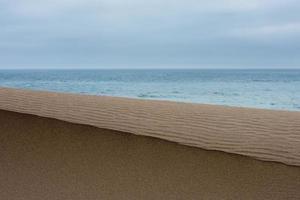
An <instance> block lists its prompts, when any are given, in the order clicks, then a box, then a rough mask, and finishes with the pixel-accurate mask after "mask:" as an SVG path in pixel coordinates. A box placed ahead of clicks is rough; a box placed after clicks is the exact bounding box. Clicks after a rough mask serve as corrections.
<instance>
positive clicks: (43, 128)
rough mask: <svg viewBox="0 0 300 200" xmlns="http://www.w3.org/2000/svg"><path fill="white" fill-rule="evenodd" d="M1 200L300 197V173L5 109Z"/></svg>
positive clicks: (0, 119)
mask: <svg viewBox="0 0 300 200" xmlns="http://www.w3.org/2000/svg"><path fill="white" fill-rule="evenodd" d="M0 163H1V164H0V199H13V200H27V199H28V200H53V199H64V200H65V199H67V200H69V199H70V200H77V199H78V200H82V199H84V200H95V199H107V200H109V199H130V200H134V199H137V200H139V199H143V200H147V199H149V200H150V199H185V200H189V199H191V200H192V199H216V200H218V199H223V200H226V199H228V200H232V199H243V200H248V199H249V200H256V199H258V200H261V199H264V200H268V199H270V200H277V199H278V200H282V199H291V200H293V199H295V200H298V199H299V197H300V190H299V188H300V168H299V167H295V166H288V165H284V164H281V163H276V162H263V161H258V160H255V159H252V158H249V157H246V156H240V155H236V154H228V153H223V152H219V151H206V150H203V149H200V148H194V147H188V146H184V145H178V144H176V143H173V142H168V141H164V140H159V139H155V138H150V137H142V136H136V135H134V134H128V133H124V132H117V131H112V130H104V129H99V128H95V127H90V126H84V125H78V124H71V123H67V122H63V121H59V120H55V119H47V118H42V117H37V116H31V115H27V114H20V113H13V112H8V111H1V110H0Z"/></svg>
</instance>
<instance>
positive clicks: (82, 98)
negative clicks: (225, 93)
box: [0, 88, 300, 166]
mask: <svg viewBox="0 0 300 200" xmlns="http://www.w3.org/2000/svg"><path fill="white" fill-rule="evenodd" d="M0 109H3V110H8V111H14V112H20V113H28V114H33V115H38V116H42V117H49V118H55V119H59V120H63V121H68V122H72V123H79V124H86V125H92V126H95V127H98V128H105V129H111V130H116V131H122V132H129V133H133V134H136V135H144V136H151V137H156V138H160V139H165V140H169V141H173V142H177V143H180V144H184V145H189V146H194V147H200V148H203V149H208V150H218V151H224V152H228V153H235V154H240V155H246V156H251V157H254V158H257V159H260V160H266V161H276V162H281V163H285V164H288V165H296V166H300V112H290V111H274V110H263V109H248V108H233V107H225V106H213V105H202V104H192V103H179V102H169V101H151V100H138V99H129V98H119V97H105V96H91V95H78V94H65V93H55V92H45V91H30V90H21V89H10V88H0Z"/></svg>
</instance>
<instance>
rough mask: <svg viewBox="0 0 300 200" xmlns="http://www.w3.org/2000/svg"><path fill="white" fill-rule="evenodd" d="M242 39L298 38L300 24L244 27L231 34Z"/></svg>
mask: <svg viewBox="0 0 300 200" xmlns="http://www.w3.org/2000/svg"><path fill="white" fill-rule="evenodd" d="M229 34H230V35H232V36H235V37H240V38H253V39H264V40H265V39H274V38H282V39H286V38H289V37H293V36H294V37H295V36H296V37H298V36H299V34H300V22H289V23H286V24H275V25H265V26H258V27H242V28H238V29H234V30H232V31H230V33H229Z"/></svg>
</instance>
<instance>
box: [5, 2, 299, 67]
mask: <svg viewBox="0 0 300 200" xmlns="http://www.w3.org/2000/svg"><path fill="white" fill-rule="evenodd" d="M0 26H1V29H0V68H152V67H154V68H168V67H169V68H252V67H254V68H269V67H273V68H300V1H299V0H0Z"/></svg>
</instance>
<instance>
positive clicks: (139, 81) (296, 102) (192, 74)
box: [0, 69, 300, 111]
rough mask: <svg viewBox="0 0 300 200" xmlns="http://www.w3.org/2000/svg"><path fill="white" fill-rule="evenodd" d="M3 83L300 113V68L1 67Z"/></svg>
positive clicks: (0, 77)
mask: <svg viewBox="0 0 300 200" xmlns="http://www.w3.org/2000/svg"><path fill="white" fill-rule="evenodd" d="M0 87H12V88H24V89H32V90H46V91H55V92H70V93H78V94H90V95H99V96H103V95H104V96H118V97H130V98H138V99H152V100H169V101H179V102H192V103H202V104H213V105H227V106H236V107H252V108H264V109H275V110H292V111H300V69H299V70H296V69H294V70H292V69H289V70H285V69H280V70H273V69H272V70H271V69H268V70H267V69H265V70H263V69H260V70H229V69H226V70H220V69H210V70H204V69H201V70H200V69H188V70H186V69H168V70H167V69H158V70H154V69H143V70H134V69H126V70H119V69H118V70H117V69H114V70H0Z"/></svg>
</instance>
